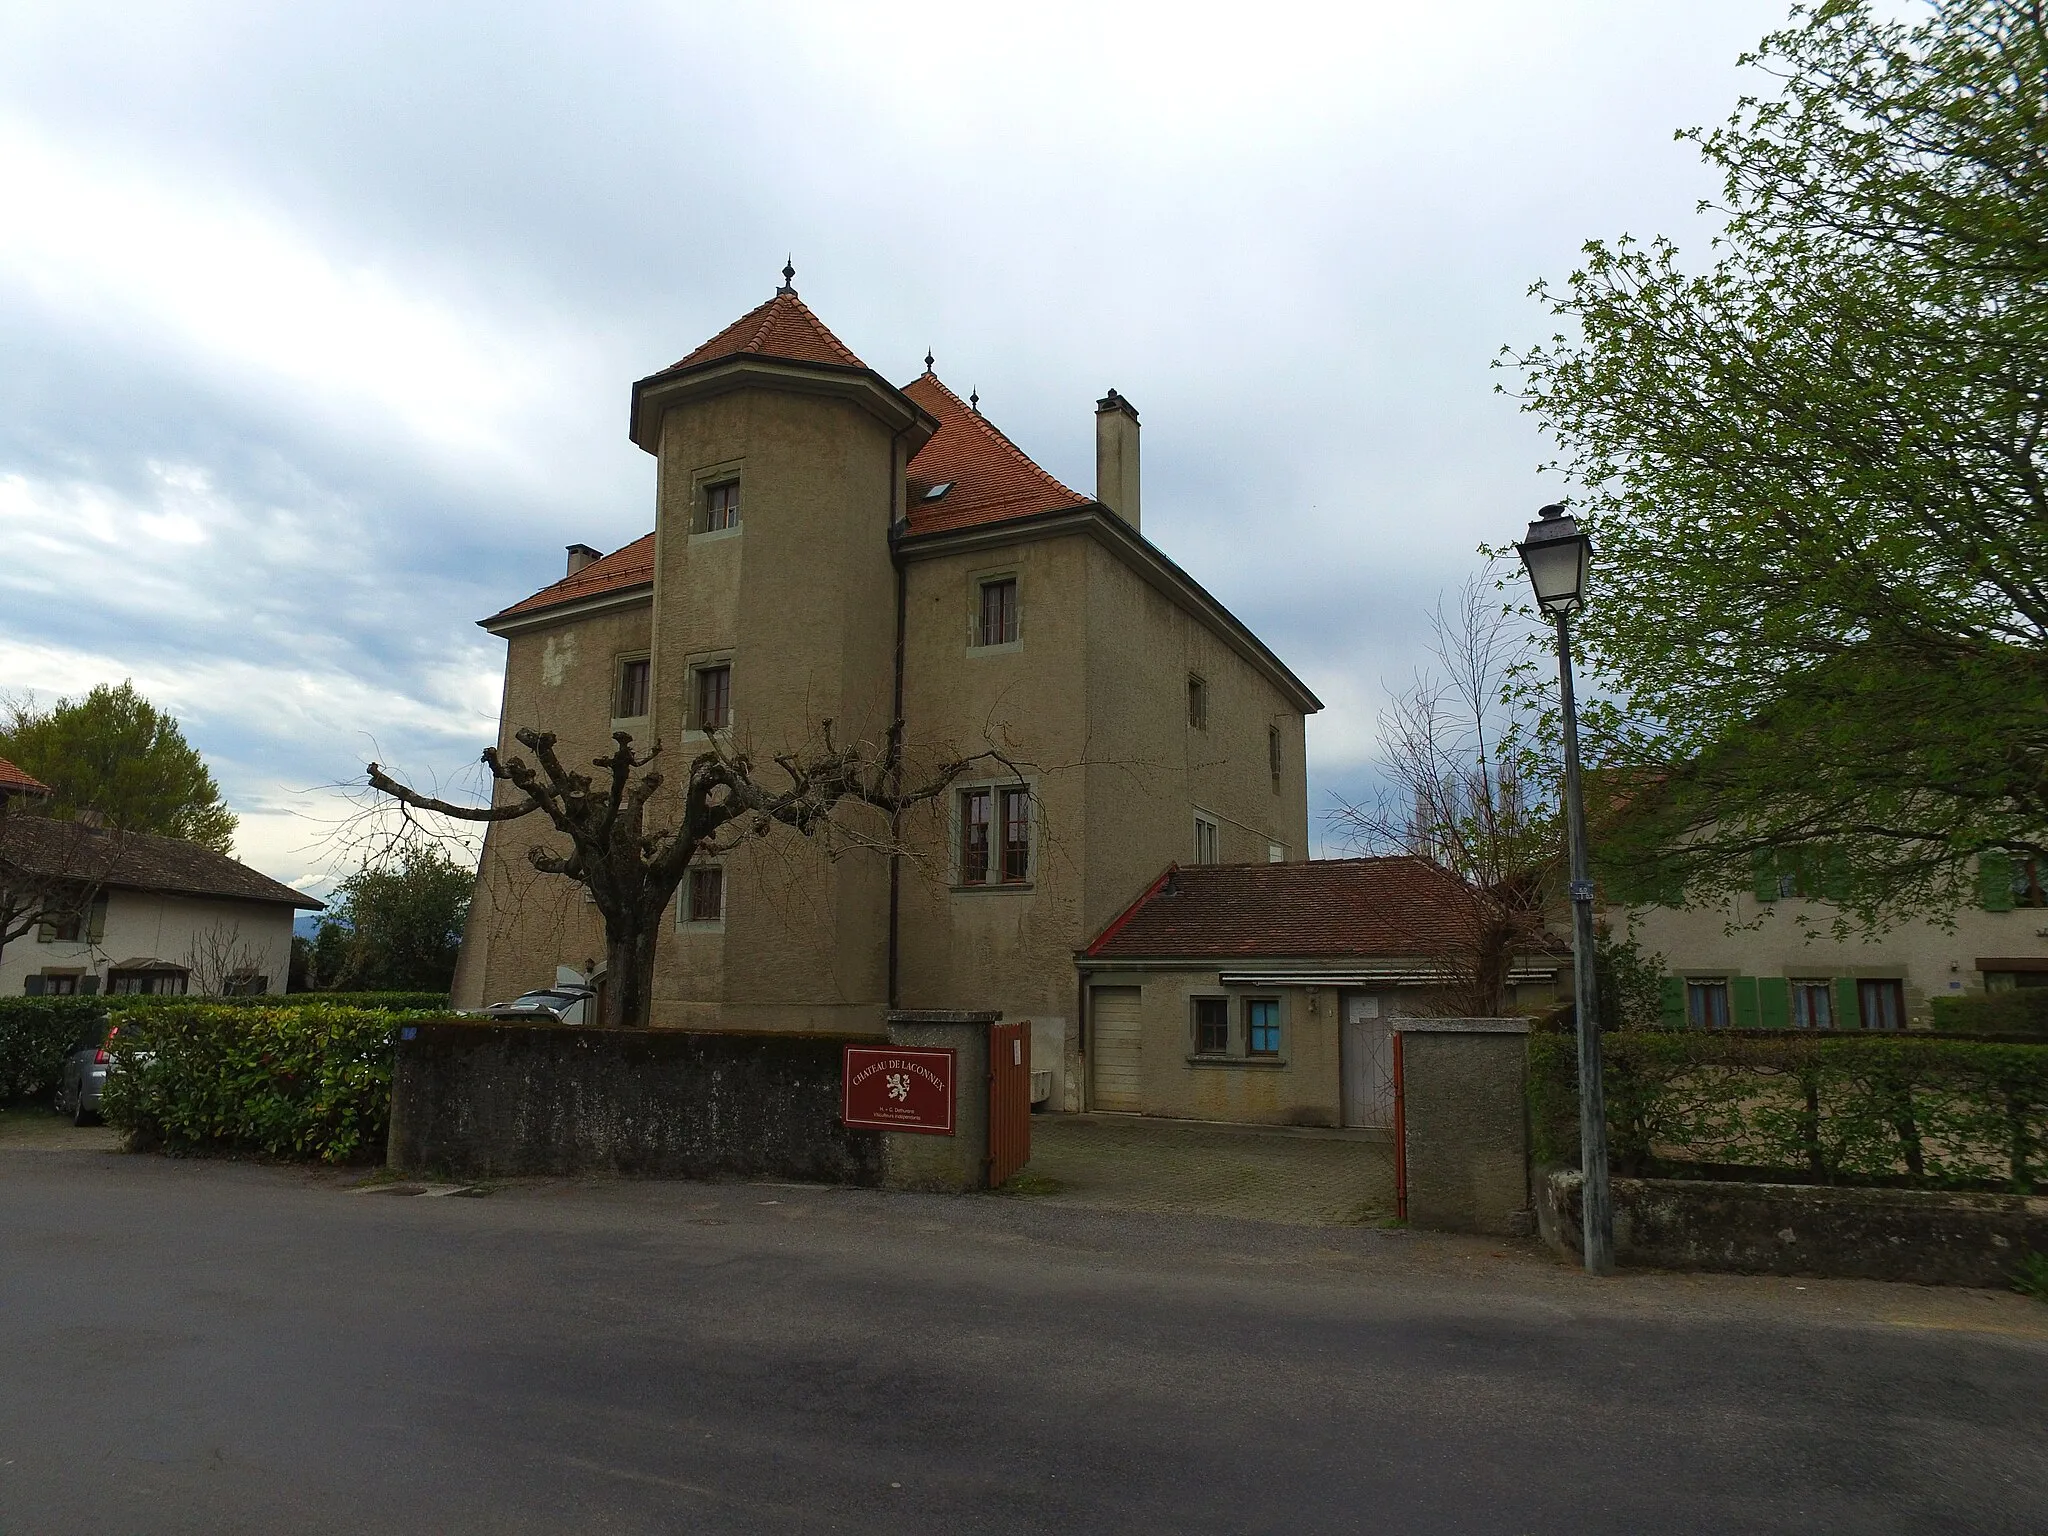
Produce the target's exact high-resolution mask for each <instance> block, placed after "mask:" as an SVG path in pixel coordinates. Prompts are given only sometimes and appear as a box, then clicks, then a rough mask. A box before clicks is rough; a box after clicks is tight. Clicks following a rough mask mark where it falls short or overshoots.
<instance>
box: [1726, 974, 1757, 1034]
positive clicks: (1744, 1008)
mask: <svg viewBox="0 0 2048 1536" xmlns="http://www.w3.org/2000/svg"><path fill="white" fill-rule="evenodd" d="M1728 1017H1729V1022H1730V1023H1732V1024H1733V1025H1734V1026H1735V1027H1736V1028H1737V1029H1756V1028H1759V1027H1760V1026H1759V1025H1758V1023H1757V1001H1756V978H1755V977H1754V976H1730V977H1729V978H1728Z"/></svg>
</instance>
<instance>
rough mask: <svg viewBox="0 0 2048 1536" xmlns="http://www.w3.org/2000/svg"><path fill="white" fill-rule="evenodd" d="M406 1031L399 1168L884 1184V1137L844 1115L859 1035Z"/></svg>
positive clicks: (398, 1080) (447, 1027)
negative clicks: (844, 1070)
mask: <svg viewBox="0 0 2048 1536" xmlns="http://www.w3.org/2000/svg"><path fill="white" fill-rule="evenodd" d="M401 1035H402V1038H401V1039H400V1041H399V1044H398V1058H397V1065H396V1070H395V1075H394V1077H393V1082H392V1097H391V1137H390V1162H391V1166H392V1167H394V1168H401V1169H407V1170H413V1171H418V1172H429V1173H445V1174H454V1175H456V1176H459V1177H462V1178H485V1177H494V1176H502V1175H511V1174H545V1173H552V1174H567V1173H586V1172H597V1171H603V1172H613V1173H627V1174H642V1175H649V1176H657V1177H688V1178H709V1177H714V1176H719V1175H727V1176H734V1177H742V1178H783V1179H805V1180H816V1181H818V1182H821V1183H844V1184H869V1185H879V1184H880V1183H881V1182H882V1176H883V1140H884V1138H883V1137H882V1135H881V1134H880V1133H878V1132H873V1131H849V1130H847V1129H846V1128H845V1127H844V1126H842V1125H841V1124H840V1123H839V1083H840V1063H841V1058H842V1052H843V1049H844V1047H845V1045H846V1044H847V1043H848V1041H849V1039H851V1038H852V1037H848V1036H831V1035H808V1034H797V1033H793V1032H784V1033H777V1034H767V1035H759V1034H757V1035H742V1034H701V1033H696V1032H686V1031H681V1030H615V1029H557V1028H546V1027H534V1026H522V1025H504V1024H423V1025H419V1026H417V1027H414V1028H411V1029H409V1030H406V1031H402V1032H401ZM868 1043H873V1041H872V1039H870V1040H869V1041H868Z"/></svg>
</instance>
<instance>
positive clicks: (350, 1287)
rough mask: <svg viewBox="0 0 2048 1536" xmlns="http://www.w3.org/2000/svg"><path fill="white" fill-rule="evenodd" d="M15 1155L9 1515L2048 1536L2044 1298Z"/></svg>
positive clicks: (848, 1204)
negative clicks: (411, 1193)
mask: <svg viewBox="0 0 2048 1536" xmlns="http://www.w3.org/2000/svg"><path fill="white" fill-rule="evenodd" d="M6 1148H7V1143H6V1142H4V1141H0V1233H4V1234H5V1237H4V1240H0V1362H4V1367H0V1531H5V1532H8V1533H10V1536H12V1533H22V1536H28V1533H34V1536H66V1533H71V1532H90V1533H94V1536H126V1533H138V1536H140V1533H148V1536H178V1533H186V1532H193V1533H199V1532H204V1533H208V1536H222V1533H277V1532H292V1533H300V1532H307V1533H327V1532H379V1533H386V1532H415V1531H417V1532H451V1533H466V1532H489V1533H493V1536H517V1533H527V1532H563V1531H576V1532H583V1531H592V1532H649V1533H652V1532H676V1531H689V1532H693V1533H694V1532H755V1531H764V1532H765V1531H776V1532H782V1531H798V1532H828V1531H829V1532H839V1531H844V1532H854V1533H859V1536H873V1533H877V1532H899V1531H901V1532H945V1533H954V1532H1013V1531H1015V1532H1022V1531H1033V1532H1038V1531H1044V1532H1063V1533H1064V1532H1083V1531H1086V1532H1093V1531H1114V1532H1133V1531H1142V1532H1150V1531H1171V1532H1208V1531H1215V1532H1246V1531H1274V1532H1287V1533H1290V1536H1291V1533H1296V1532H1300V1533H1322V1532H1331V1533H1338V1532H1346V1533H1348V1532H1357V1531H1382V1530H1383V1531H1398V1532H1402V1533H1412V1532H1488V1533H1493V1532H1551V1531H1557V1532H1630V1533H1635V1532H1702V1533H1707V1532H1712V1533H1723V1532H1733V1531H1740V1532H1745V1533H1747V1532H1799V1533H1811V1532H1815V1531H1831V1532H1832V1531H1843V1532H1850V1531H1853V1532H1857V1533H1859V1536H1860V1533H1902V1536H1903V1533H1908V1532H1911V1533H1916V1536H1917V1533H1925V1532H1971V1533H1994V1536H1996V1533H2006V1532H2011V1533H2021V1532H2028V1533H2037V1532H2039V1531H2040V1530H2041V1528H2042V1520H2041V1515H2042V1511H2043V1510H2044V1509H2048V1439H2044V1437H2043V1435H2042V1432H2041V1426H2042V1424H2043V1423H2044V1422H2048V1308H2043V1307H2040V1306H2039V1305H2038V1304H2035V1303H2030V1302H2026V1301H2023V1300H2021V1299H2020V1298H2018V1297H2014V1296H2007V1295H1996V1294H1991V1293H1983V1292H1958V1291H1928V1290H1918V1289H1914V1288H1910V1287H1901V1286H1881V1285H1870V1284H1861V1283H1852V1282H1836V1283H1822V1282H1811V1283H1807V1284H1804V1285H1801V1284H1799V1283H1795V1282H1789V1281H1781V1280H1737V1279H1730V1278H1725V1277H1684V1276H1655V1275H1652V1276H1631V1277H1628V1278H1624V1279H1622V1280H1618V1281H1608V1282H1594V1281H1589V1280H1586V1279H1585V1278H1584V1277H1583V1276H1581V1275H1579V1274H1578V1273H1576V1272H1575V1271H1573V1270H1571V1269H1568V1268H1565V1267H1563V1266H1559V1265H1556V1264H1553V1263H1551V1262H1549V1261H1548V1260H1546V1259H1544V1258H1541V1257H1539V1256H1538V1255H1536V1254H1535V1253H1534V1252H1533V1250H1531V1249H1529V1248H1528V1247H1526V1246H1515V1245H1504V1244H1488V1243H1485V1242H1478V1241H1471V1240H1466V1239H1456V1238H1438V1237H1428V1236H1424V1235H1420V1234H1414V1233H1406V1232H1389V1231H1384V1230H1381V1229H1378V1228H1374V1227H1370V1226H1365V1227H1361V1226H1349V1227H1320V1228H1315V1227H1304V1226H1287V1225H1280V1224H1274V1223H1263V1222H1247V1221H1232V1220H1224V1219H1218V1218H1203V1217H1185V1216H1162V1215H1156V1214H1146V1213H1133V1212H1107V1211H1097V1210H1086V1209H1076V1208H1073V1207H1071V1206H1059V1205H1054V1204H1049V1203H1047V1202H1044V1201H1037V1200H1021V1199H999V1198H988V1197H970V1198H961V1199H946V1198H940V1197H915V1196H889V1195H881V1194H875V1193H871V1192H861V1191H845V1190H824V1189H815V1188H799V1189H790V1188H779V1187H774V1186H766V1185H745V1184H723V1185H705V1184H658V1183H629V1182H619V1181H591V1182H570V1181H535V1182H529V1183H520V1184H515V1185H509V1186H505V1187H502V1188H499V1189H497V1190H495V1191H493V1192H491V1193H490V1194H488V1195H486V1196H485V1197H483V1198H479V1199H433V1198H413V1197H400V1196H394V1195H391V1194H388V1193H351V1192H349V1189H348V1181H347V1180H346V1179H344V1178H341V1177H337V1176H333V1175H328V1174H323V1173H319V1172H310V1171H304V1170H296V1169H283V1168H272V1167H262V1166H256V1165H251V1164H235V1163H221V1162H207V1161H201V1160H173V1159H166V1158H155V1157H132V1156H124V1155H121V1154H118V1153H111V1152H62V1151H57V1152H50V1151H36V1152H30V1151H26V1150H23V1151H13V1152H10V1151H8V1150H6Z"/></svg>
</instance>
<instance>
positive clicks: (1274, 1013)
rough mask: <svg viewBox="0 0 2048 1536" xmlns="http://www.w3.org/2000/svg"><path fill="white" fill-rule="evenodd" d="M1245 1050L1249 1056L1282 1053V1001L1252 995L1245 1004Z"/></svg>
mask: <svg viewBox="0 0 2048 1536" xmlns="http://www.w3.org/2000/svg"><path fill="white" fill-rule="evenodd" d="M1244 1050H1245V1054H1246V1055H1247V1056H1278V1055H1279V1054H1280V1003H1279V1001H1278V999H1276V998H1270V997H1252V998H1247V999H1245V1005H1244Z"/></svg>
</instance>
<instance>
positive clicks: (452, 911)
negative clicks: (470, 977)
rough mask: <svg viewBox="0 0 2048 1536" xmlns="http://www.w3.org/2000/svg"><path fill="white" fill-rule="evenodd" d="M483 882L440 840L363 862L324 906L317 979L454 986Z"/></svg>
mask: <svg viewBox="0 0 2048 1536" xmlns="http://www.w3.org/2000/svg"><path fill="white" fill-rule="evenodd" d="M475 887H476V871H475V870H473V869H471V868H469V867H468V866H466V865H463V864H458V863H456V862H455V860H454V859H452V858H450V857H449V855H448V853H447V851H446V850H445V849H443V848H442V847H441V846H440V845H439V844H436V843H415V844H412V845H410V846H408V847H407V848H405V849H404V850H403V851H402V852H401V853H400V854H399V855H398V856H397V858H396V859H395V860H392V861H390V862H388V863H386V864H384V865H382V866H379V867H374V868H372V867H365V868H363V869H359V870H357V871H356V872H355V873H354V874H352V875H350V876H348V878H346V879H345V880H343V881H341V883H340V884H339V885H337V886H336V887H335V890H334V899H333V900H332V901H331V902H329V903H328V907H327V910H326V912H324V913H322V914H321V919H320V925H319V927H318V929H317V930H316V931H315V933H314V937H313V940H312V943H311V946H310V952H309V953H308V955H307V956H306V959H307V969H308V980H309V982H310V983H311V985H312V986H313V987H314V988H315V989H317V990H321V991H334V990H340V991H344V992H445V991H447V990H448V986H449V983H450V982H451V981H453V980H454V978H455V957H456V955H457V953H458V952H459V951H460V950H461V948H462V925H463V922H464V920H465V919H466V918H467V917H468V916H469V898H470V894H471V892H472V891H473V890H474V889H475Z"/></svg>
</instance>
